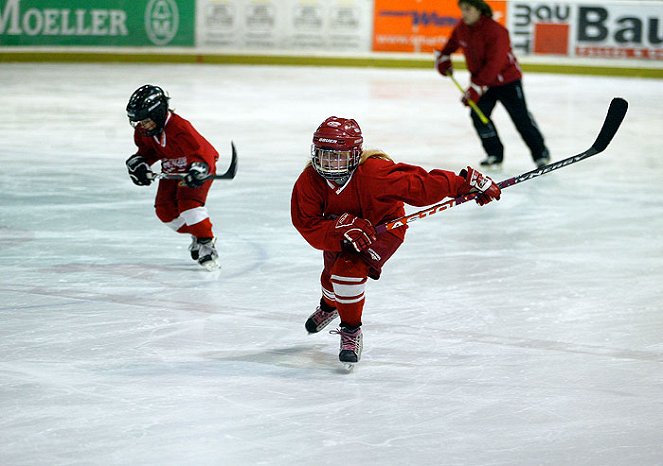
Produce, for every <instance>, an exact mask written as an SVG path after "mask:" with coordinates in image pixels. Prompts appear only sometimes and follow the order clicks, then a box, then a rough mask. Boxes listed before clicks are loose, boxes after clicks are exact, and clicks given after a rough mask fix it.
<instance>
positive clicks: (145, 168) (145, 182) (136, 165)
mask: <svg viewBox="0 0 663 466" xmlns="http://www.w3.org/2000/svg"><path fill="white" fill-rule="evenodd" d="M126 163H127V170H128V171H129V176H130V177H131V181H133V182H134V184H137V185H138V186H149V185H150V184H152V177H151V176H150V175H154V173H153V172H152V170H150V166H149V165H148V164H147V161H146V160H145V157H143V156H142V155H138V154H134V155H132V156H131V157H129V158H128V159H127V162H126Z"/></svg>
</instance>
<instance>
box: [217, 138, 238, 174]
mask: <svg viewBox="0 0 663 466" xmlns="http://www.w3.org/2000/svg"><path fill="white" fill-rule="evenodd" d="M230 146H231V147H232V156H231V159H230V166H229V167H228V170H226V172H225V173H221V174H220V175H214V179H215V180H232V179H233V178H235V175H236V174H237V149H235V143H234V142H232V141H230Z"/></svg>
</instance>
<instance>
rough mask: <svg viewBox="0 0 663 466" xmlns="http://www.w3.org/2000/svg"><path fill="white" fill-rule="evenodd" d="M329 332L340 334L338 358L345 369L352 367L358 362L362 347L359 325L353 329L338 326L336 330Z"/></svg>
mask: <svg viewBox="0 0 663 466" xmlns="http://www.w3.org/2000/svg"><path fill="white" fill-rule="evenodd" d="M329 333H336V334H339V335H340V336H341V346H340V352H339V353H338V360H339V361H341V363H342V364H343V365H344V366H345V368H346V369H352V366H353V365H354V364H356V363H358V362H359V359H360V358H361V350H362V348H363V336H362V333H361V327H357V328H355V329H349V328H347V327H340V328H337V329H336V330H331V331H330V332H329Z"/></svg>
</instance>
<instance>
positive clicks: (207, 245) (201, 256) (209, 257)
mask: <svg viewBox="0 0 663 466" xmlns="http://www.w3.org/2000/svg"><path fill="white" fill-rule="evenodd" d="M215 244H216V238H199V239H198V263H199V264H200V265H201V266H203V267H204V268H206V269H207V270H210V271H212V270H216V269H218V268H219V262H218V260H217V259H218V258H219V254H218V253H217V252H216V248H215V247H214V245H215ZM191 257H193V251H192V252H191Z"/></svg>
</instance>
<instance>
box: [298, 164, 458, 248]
mask: <svg viewBox="0 0 663 466" xmlns="http://www.w3.org/2000/svg"><path fill="white" fill-rule="evenodd" d="M468 190H469V187H468V186H467V185H466V184H465V179H464V178H462V177H460V176H458V175H456V174H455V173H453V172H450V171H446V170H432V171H430V172H427V171H426V170H424V169H423V168H421V167H417V166H415V165H408V164H405V163H394V162H392V161H391V160H384V159H381V158H377V157H370V158H368V159H367V160H366V161H365V162H364V163H362V164H361V165H359V167H358V168H357V170H355V172H354V173H353V174H352V177H351V178H350V180H349V181H348V182H347V183H346V184H345V185H344V186H342V187H339V186H337V185H335V184H333V183H331V182H329V181H327V180H325V179H324V178H322V177H321V176H320V175H318V173H317V172H316V171H315V169H314V168H313V167H312V166H310V165H309V166H308V167H306V168H305V169H304V171H303V172H302V174H301V175H300V176H299V178H298V179H297V181H296V182H295V186H294V188H293V191H292V199H291V207H290V213H291V217H292V224H293V225H294V226H295V228H296V229H297V231H299V233H301V235H302V236H303V237H304V239H305V240H306V241H307V242H308V243H309V244H310V245H311V246H313V247H314V248H316V249H321V250H323V251H340V250H341V238H339V236H338V233H337V232H336V231H335V225H336V221H335V220H333V218H335V217H338V216H340V215H342V214H343V213H345V212H348V213H351V214H353V215H356V216H358V217H362V218H366V219H368V220H370V221H371V223H373V225H378V224H380V223H383V222H386V221H388V220H393V219H395V218H398V217H402V216H403V215H405V209H404V203H407V204H410V205H414V206H427V205H431V204H435V203H437V202H439V201H440V200H442V199H444V198H445V197H456V196H459V195H461V194H466V193H467V192H468ZM406 228H407V225H406V226H404V227H402V228H398V229H395V230H391V231H390V233H392V234H395V235H397V236H398V237H400V238H404V237H405V230H406Z"/></svg>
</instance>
